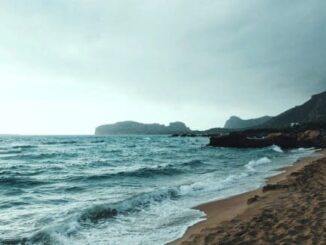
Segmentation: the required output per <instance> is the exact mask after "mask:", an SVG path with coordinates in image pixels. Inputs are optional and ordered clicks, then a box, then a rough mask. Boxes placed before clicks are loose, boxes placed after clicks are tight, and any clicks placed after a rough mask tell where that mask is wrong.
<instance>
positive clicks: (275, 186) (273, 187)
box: [263, 184, 289, 192]
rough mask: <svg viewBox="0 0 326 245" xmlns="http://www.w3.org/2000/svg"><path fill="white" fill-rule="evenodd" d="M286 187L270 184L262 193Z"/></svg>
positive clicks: (286, 186) (285, 186)
mask: <svg viewBox="0 0 326 245" xmlns="http://www.w3.org/2000/svg"><path fill="white" fill-rule="evenodd" d="M288 187H289V185H282V184H275V185H272V184H268V185H265V186H264V187H263V192H266V191H275V190H280V189H284V188H288Z"/></svg>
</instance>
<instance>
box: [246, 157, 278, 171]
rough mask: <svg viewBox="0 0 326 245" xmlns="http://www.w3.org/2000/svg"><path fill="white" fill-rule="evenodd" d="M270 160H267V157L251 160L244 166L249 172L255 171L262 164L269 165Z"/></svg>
mask: <svg viewBox="0 0 326 245" xmlns="http://www.w3.org/2000/svg"><path fill="white" fill-rule="evenodd" d="M271 162H272V161H271V159H269V158H268V157H262V158H260V159H258V160H251V161H250V162H249V163H247V164H246V165H245V167H246V168H247V169H248V170H250V171H256V168H255V167H257V166H259V165H262V164H267V163H271Z"/></svg>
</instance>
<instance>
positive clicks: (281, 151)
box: [272, 145, 283, 153]
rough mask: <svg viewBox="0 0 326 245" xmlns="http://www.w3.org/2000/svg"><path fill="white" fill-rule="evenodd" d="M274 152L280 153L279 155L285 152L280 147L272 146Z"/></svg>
mask: <svg viewBox="0 0 326 245" xmlns="http://www.w3.org/2000/svg"><path fill="white" fill-rule="evenodd" d="M272 149H273V151H276V152H279V153H283V150H282V148H281V147H279V146H278V145H273V146H272Z"/></svg>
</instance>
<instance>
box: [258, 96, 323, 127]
mask: <svg viewBox="0 0 326 245" xmlns="http://www.w3.org/2000/svg"><path fill="white" fill-rule="evenodd" d="M325 122H326V91H325V92H323V93H320V94H316V95H313V96H312V97H311V99H310V100H308V101H307V102H306V103H304V104H302V105H300V106H296V107H294V108H292V109H289V110H287V111H285V112H283V113H281V114H280V115H278V116H276V117H273V118H272V119H270V120H269V121H267V122H266V123H262V124H261V125H260V126H259V127H260V128H284V127H289V126H291V124H293V123H294V124H306V123H325Z"/></svg>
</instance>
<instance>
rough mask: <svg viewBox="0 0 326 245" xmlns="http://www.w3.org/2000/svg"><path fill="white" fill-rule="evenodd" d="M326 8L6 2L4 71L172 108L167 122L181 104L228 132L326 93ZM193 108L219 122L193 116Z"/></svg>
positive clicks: (1, 33) (225, 1)
mask: <svg viewBox="0 0 326 245" xmlns="http://www.w3.org/2000/svg"><path fill="white" fill-rule="evenodd" d="M325 7H326V3H325V1H322V0H312V1H304V0H299V1H295V2H293V1H289V0H286V1H280V0H276V1H259V0H249V1H245V2H244V1H241V0H234V1H229V0H220V1H212V0H204V1H200V2H199V1H193V0H190V1H189V0H177V1H168V0H153V1H148V0H147V1H145V0H142V1H131V0H130V1H127V0H124V1H100V0H97V1H91V0H79V1H77V0H72V1H63V0H56V1H53V0H49V1H41V0H35V1H32V2H31V1H28V2H21V1H17V0H10V1H1V3H0V21H1V23H2V25H1V26H0V38H1V44H0V55H1V57H2V58H1V60H0V65H2V67H5V68H2V69H7V68H8V70H10V71H12V70H14V71H16V72H17V73H20V75H21V76H22V77H23V75H24V74H26V73H27V74H28V78H29V79H26V81H24V80H23V79H21V80H19V81H17V83H20V84H23V83H27V80H40V81H44V83H51V84H53V83H52V82H46V81H45V80H48V81H55V80H57V81H64V83H62V86H63V88H66V89H67V90H69V91H70V88H71V87H76V86H77V84H79V86H85V87H88V88H90V89H94V90H96V89H98V88H101V90H102V91H107V93H108V95H109V94H110V93H114V94H121V95H123V96H124V97H128V98H129V100H130V101H137V103H138V102H139V103H143V104H146V103H150V104H156V105H157V106H158V107H159V106H163V107H164V108H170V109H168V110H166V112H165V113H166V115H165V116H164V118H166V119H167V118H171V119H172V117H173V116H175V113H171V112H170V113H169V112H168V111H169V110H170V111H172V110H173V108H174V107H175V106H176V105H178V106H179V108H183V109H180V110H179V111H178V112H179V114H180V115H181V117H182V118H187V119H189V118H190V124H191V125H195V126H197V127H208V126H215V125H223V121H224V120H225V119H226V118H227V117H228V116H229V115H231V114H238V115H240V116H243V117H251V116H259V115H261V114H272V115H273V114H277V113H279V112H281V111H282V110H284V109H287V108H288V107H290V106H293V105H296V104H298V103H300V102H303V101H304V100H305V99H307V98H308V97H309V96H310V95H311V94H313V93H316V92H319V91H322V90H326V74H325V69H324V64H325V59H326V58H325V57H326V47H325V46H326V29H325V28H326V27H325V25H324V23H326V16H325V15H324V13H323V10H324V9H325ZM0 78H1V77H0ZM69 84H70V85H69ZM43 93H45V94H46V93H49V92H47V91H44V90H43ZM188 107H192V108H196V110H198V111H196V112H194V113H196V115H198V114H199V113H200V112H202V111H204V110H205V108H209V110H208V111H209V114H211V113H213V112H214V111H215V114H216V116H214V115H208V114H206V113H205V115H203V117H202V118H199V119H198V118H193V119H191V115H189V113H190V112H189V110H188V109H186V108H188ZM125 113H126V114H129V111H128V110H127V111H126V112H125ZM150 114H153V111H151V112H150V111H148V112H146V115H145V114H143V115H142V116H143V118H149V117H150ZM142 116H140V119H141V118H142ZM155 120H156V119H155V118H153V121H155ZM203 121H207V122H209V123H207V124H206V123H204V122H203ZM214 122H216V123H214ZM213 124H214V125H213Z"/></svg>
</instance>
